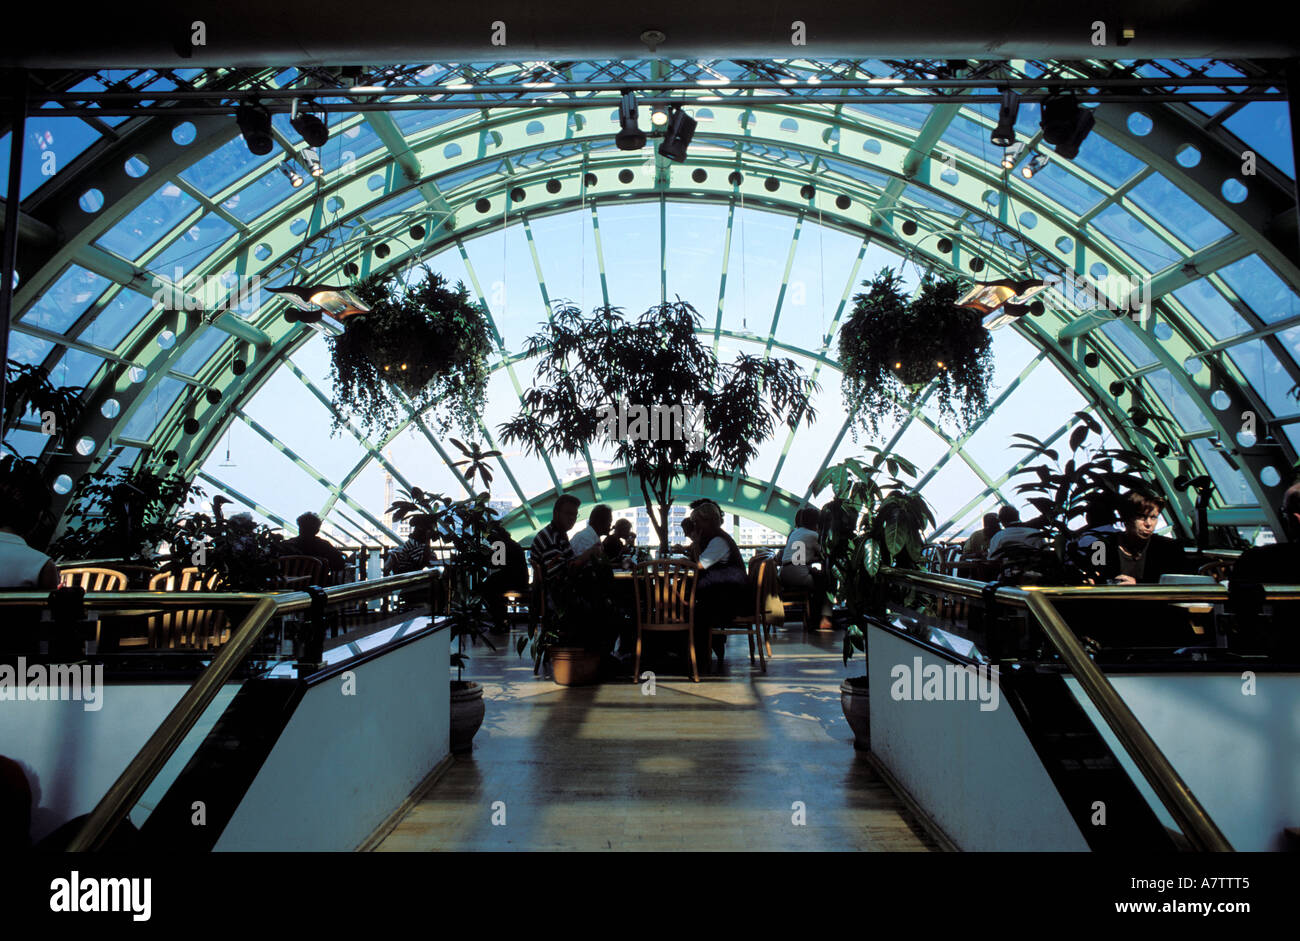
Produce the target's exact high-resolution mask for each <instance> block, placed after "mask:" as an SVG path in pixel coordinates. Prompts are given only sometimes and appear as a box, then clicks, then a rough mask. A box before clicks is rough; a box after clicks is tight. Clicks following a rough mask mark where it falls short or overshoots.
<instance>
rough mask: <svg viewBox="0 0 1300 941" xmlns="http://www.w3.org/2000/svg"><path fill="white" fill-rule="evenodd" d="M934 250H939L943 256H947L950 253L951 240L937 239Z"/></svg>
mask: <svg viewBox="0 0 1300 941" xmlns="http://www.w3.org/2000/svg"><path fill="white" fill-rule="evenodd" d="M935 248H937V249H939V251H941V252H943V254H945V255H946V254H948V253H949V252H950V251H952V239H950V238H946V237H945V238H941V239H939V241H938V242H936V243H935Z"/></svg>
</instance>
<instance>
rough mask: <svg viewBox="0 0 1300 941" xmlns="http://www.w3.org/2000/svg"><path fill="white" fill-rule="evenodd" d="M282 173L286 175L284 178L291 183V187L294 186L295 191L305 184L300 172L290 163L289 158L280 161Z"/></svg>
mask: <svg viewBox="0 0 1300 941" xmlns="http://www.w3.org/2000/svg"><path fill="white" fill-rule="evenodd" d="M280 172H281V173H283V174H284V178H285V179H286V180H288V181H289V185H290V186H292V187H293V188H294V189H297V188H298V187H300V186H302V184H303V179H302V174H301V173H299V172H298V170H297V169H296V168H295V167H294V165H293V164H292V163H290V162H289V160H288V159H287V158H286V159H285V160H282V161H280Z"/></svg>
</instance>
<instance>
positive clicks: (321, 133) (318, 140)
mask: <svg viewBox="0 0 1300 941" xmlns="http://www.w3.org/2000/svg"><path fill="white" fill-rule="evenodd" d="M291 110H292V114H290V115H289V123H290V124H291V125H293V129H294V130H295V131H297V132H298V133H299V134H300V135H301V136H302V139H303V140H305V141H306V142H307V144H308V146H311V147H324V146H325V142H326V141H327V140H329V139H330V129H329V128H328V127H326V126H325V122H324V121H322V120H321V119H320V118H318V117H317V116H316V115H314V114H312V113H311V112H310V111H299V110H298V100H297V99H296V98H295V99H294V102H293V108H292V109H291Z"/></svg>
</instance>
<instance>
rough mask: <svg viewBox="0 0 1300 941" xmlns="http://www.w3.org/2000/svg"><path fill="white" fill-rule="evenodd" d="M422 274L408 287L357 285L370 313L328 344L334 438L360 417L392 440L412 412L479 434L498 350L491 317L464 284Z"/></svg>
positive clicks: (390, 281)
mask: <svg viewBox="0 0 1300 941" xmlns="http://www.w3.org/2000/svg"><path fill="white" fill-rule="evenodd" d="M422 271H423V276H422V277H421V278H419V279H418V280H415V281H412V282H411V283H410V284H406V283H404V282H403V281H402V280H401V279H400V278H398V277H397V276H395V275H391V274H389V275H375V276H373V277H371V278H368V279H367V280H365V281H363V282H362V283H361V284H359V285H357V286H356V288H355V292H356V294H357V296H358V297H360V298H361V299H362V300H363V301H365V303H366V304H367V305H368V306H369V308H370V311H369V313H365V314H357V315H355V316H352V317H349V318H348V319H347V321H346V323H345V326H344V329H343V332H342V333H341V334H340V335H338V336H337V337H334V338H332V339H331V340H330V356H331V365H330V375H331V378H332V380H333V382H334V430H335V431H337V430H338V429H339V428H340V427H341V426H342V423H343V422H344V420H345V416H356V417H357V419H358V420H359V422H360V424H361V425H362V427H363V428H364V429H365V430H366V431H368V432H371V433H374V434H378V435H383V434H387V433H388V432H391V431H392V430H393V429H394V428H395V427H397V425H398V423H399V422H400V421H401V420H402V418H403V417H404V416H405V414H406V411H407V408H408V407H409V408H410V409H413V410H414V411H415V413H416V414H422V413H425V412H426V411H430V410H432V411H431V412H430V414H431V416H432V418H433V420H434V422H435V423H436V424H437V425H438V427H439V430H441V431H444V432H445V431H447V430H448V429H449V428H450V427H451V426H452V425H453V424H455V425H456V426H457V427H458V428H460V429H461V430H462V431H464V432H465V433H466V434H470V433H471V432H472V430H473V429H474V428H475V427H477V425H478V420H479V416H480V415H482V414H483V408H484V405H485V403H486V400H487V381H488V367H487V358H488V355H489V354H490V353H491V350H492V341H491V331H490V329H489V321H488V316H487V312H486V311H485V310H484V309H483V307H482V305H480V304H476V303H471V301H470V299H469V292H468V291H467V290H466V288H465V286H464V285H463V284H457V285H456V287H455V288H454V289H453V288H449V287H448V286H447V283H446V280H445V279H444V278H443V277H442V275H440V274H438V273H437V272H435V271H433V270H431V269H429V268H428V267H425V268H423V269H422Z"/></svg>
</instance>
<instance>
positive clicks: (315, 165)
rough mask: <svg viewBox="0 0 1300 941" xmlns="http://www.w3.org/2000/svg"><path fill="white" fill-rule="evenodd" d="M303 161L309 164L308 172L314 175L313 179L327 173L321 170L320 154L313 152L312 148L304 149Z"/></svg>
mask: <svg viewBox="0 0 1300 941" xmlns="http://www.w3.org/2000/svg"><path fill="white" fill-rule="evenodd" d="M302 159H303V162H304V163H306V164H307V172H309V173H310V174H311V175H312V178H313V179H317V178H319V177H320V175H321V174H322V173H324V172H325V171H324V170H322V169H321V165H320V154H318V153H316V151H314V150H312V149H311V148H310V147H304V148H303V149H302Z"/></svg>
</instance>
